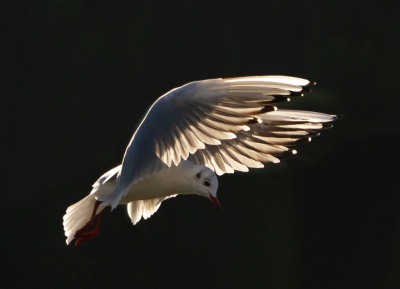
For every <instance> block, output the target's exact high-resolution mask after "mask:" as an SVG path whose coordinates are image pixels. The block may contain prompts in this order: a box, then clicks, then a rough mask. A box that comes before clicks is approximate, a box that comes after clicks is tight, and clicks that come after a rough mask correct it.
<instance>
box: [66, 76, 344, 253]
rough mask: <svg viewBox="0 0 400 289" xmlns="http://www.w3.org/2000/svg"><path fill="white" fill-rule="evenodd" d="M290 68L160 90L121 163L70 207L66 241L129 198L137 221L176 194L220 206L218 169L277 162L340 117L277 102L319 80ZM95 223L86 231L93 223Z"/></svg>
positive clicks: (88, 235) (81, 235)
mask: <svg viewBox="0 0 400 289" xmlns="http://www.w3.org/2000/svg"><path fill="white" fill-rule="evenodd" d="M314 84H315V83H313V82H310V81H308V80H306V79H302V78H296V77H289V76H252V77H237V78H226V79H209V80H202V81H195V82H191V83H188V84H186V85H183V86H181V87H178V88H175V89H173V90H171V91H169V92H168V93H166V94H164V95H163V96H161V97H160V98H158V99H157V100H156V101H155V102H154V104H153V105H152V106H151V108H150V109H149V111H148V112H147V114H146V116H145V117H144V119H143V121H142V122H141V124H140V125H139V127H138V129H137V130H136V132H135V133H134V135H133V137H132V139H131V141H130V143H129V145H128V147H127V149H126V151H125V155H124V158H123V160H122V165H120V166H118V167H116V168H113V169H112V170H110V171H108V172H107V173H105V174H104V175H102V176H101V177H100V178H99V179H98V180H97V182H96V183H94V185H93V190H92V191H91V193H90V194H89V195H88V196H87V197H85V198H84V199H82V200H81V201H79V202H78V203H76V204H74V205H72V206H70V207H69V208H68V209H67V212H66V214H65V215H64V218H63V219H64V222H63V225H64V231H65V235H66V236H67V240H66V242H67V244H69V243H70V242H71V241H72V240H73V239H74V238H75V239H77V241H76V244H75V246H78V244H79V243H82V242H85V241H88V240H90V239H92V238H94V237H96V236H97V235H98V234H99V225H100V219H101V216H102V213H103V209H104V208H105V207H107V206H111V208H112V209H114V208H115V207H117V206H118V205H119V204H127V205H128V206H127V209H128V214H129V217H130V218H131V220H132V223H133V224H136V223H137V222H138V221H139V220H140V219H141V218H142V217H143V218H144V219H147V218H149V217H150V216H151V215H152V214H154V213H155V212H156V211H157V210H158V208H159V207H160V205H161V203H162V202H163V201H164V200H166V199H168V198H171V197H175V196H176V195H178V194H180V195H187V194H197V195H200V196H204V197H207V198H209V199H210V200H211V201H212V202H213V203H214V205H215V206H216V207H217V209H218V210H219V209H220V204H219V201H218V198H217V189H218V179H217V176H216V174H217V175H222V174H224V173H233V172H234V171H235V170H236V171H248V168H262V167H263V164H262V163H278V162H279V159H278V158H276V156H281V155H284V154H295V153H296V151H295V150H293V149H290V148H288V147H289V146H292V145H295V144H298V143H303V142H309V141H310V140H311V137H313V136H317V135H319V133H318V131H319V130H323V129H326V128H330V127H332V125H330V124H326V123H327V122H331V121H334V120H336V119H338V118H339V117H338V116H336V115H328V114H323V113H318V112H310V111H297V110H283V109H282V110H277V108H276V107H275V106H274V105H275V104H277V103H280V102H285V101H289V100H290V99H289V97H294V96H303V92H309V91H310V89H308V88H306V87H304V86H309V85H314ZM97 214H98V215H99V216H98V220H97V225H96V227H95V229H94V230H93V231H91V232H87V231H88V230H89V229H90V227H91V226H92V225H93V224H94V219H95V217H96V215H97Z"/></svg>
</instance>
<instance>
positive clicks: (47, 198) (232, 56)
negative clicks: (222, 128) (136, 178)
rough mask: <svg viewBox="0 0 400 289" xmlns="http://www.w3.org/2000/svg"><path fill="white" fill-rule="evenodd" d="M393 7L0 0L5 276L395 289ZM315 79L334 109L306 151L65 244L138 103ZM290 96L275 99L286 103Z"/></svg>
mask: <svg viewBox="0 0 400 289" xmlns="http://www.w3.org/2000/svg"><path fill="white" fill-rule="evenodd" d="M391 2H394V1H390V2H389V1H379V2H375V3H374V2H367V1H361V0H360V1H345V0H335V1H312V0H305V1H254V2H253V1H243V2H242V1H226V2H225V1H208V0H204V1H158V2H157V1H144V0H143V1H132V0H129V1H125V0H116V1H99V0H96V1H94V0H87V1H86V0H80V1H78V0H73V1H50V0H48V1H2V4H0V5H1V7H0V11H1V13H2V16H1V19H0V25H1V26H0V29H1V42H0V47H1V49H2V53H1V56H0V57H1V68H2V72H3V74H2V77H1V95H0V106H1V115H0V118H1V159H0V183H1V193H0V217H1V219H0V258H1V259H0V260H1V261H0V264H1V271H0V277H1V283H2V287H3V286H4V285H5V286H6V287H8V288H29V287H34V286H38V285H40V286H42V287H45V288H95V286H96V288H113V287H116V288H123V287H130V288H400V278H399V273H400V216H399V205H400V203H399V201H400V198H399V192H398V162H399V157H398V156H399V153H398V145H399V143H400V137H399V132H400V126H399V124H398V114H399V104H400V100H399V95H398V90H399V89H398V85H399V79H400V73H399V71H400V70H399V69H398V66H399V63H400V61H399V60H400V59H399V58H400V56H399V55H400V54H399V50H400V37H399V35H400V34H399V33H400V25H399V20H398V15H397V14H398V9H395V7H393V6H391V5H390V4H391ZM267 74H283V75H291V76H298V77H304V78H307V79H310V80H312V81H316V82H317V83H318V85H317V86H316V87H314V88H313V92H312V93H311V94H307V95H306V96H305V97H304V98H301V99H293V100H292V101H291V103H289V104H285V105H284V106H283V107H285V108H295V109H307V110H314V111H320V112H326V113H331V114H343V115H344V118H343V120H341V121H339V122H337V123H336V124H335V125H334V128H333V129H331V130H329V131H325V132H323V133H322V135H321V136H320V137H318V138H315V139H314V140H313V141H312V142H311V143H310V144H307V145H302V146H299V147H298V148H297V150H298V154H297V155H295V156H294V157H291V158H287V159H284V160H282V162H281V164H278V165H266V167H265V169H263V170H251V172H250V173H247V174H244V173H235V174H234V175H224V176H222V177H220V178H219V182H220V186H219V191H218V197H219V199H220V202H221V206H222V212H221V213H220V214H219V213H217V212H216V211H215V209H214V208H213V206H212V204H211V203H210V202H209V201H207V200H206V199H205V198H199V197H197V196H181V197H177V198H173V199H171V200H168V201H166V202H164V203H163V204H162V206H161V208H160V209H159V211H158V212H157V213H156V214H155V215H154V216H152V217H151V218H150V219H148V220H146V221H143V220H142V221H140V222H139V223H138V225H136V226H132V224H131V223H130V220H129V218H128V217H127V213H126V210H125V208H124V207H122V206H121V207H120V208H118V209H117V210H115V211H113V212H112V213H109V212H106V214H105V215H104V218H103V222H102V230H101V235H100V236H99V237H98V238H96V239H94V240H92V241H90V242H88V243H85V244H83V245H82V246H81V247H80V248H78V249H75V248H74V246H73V245H72V244H71V245H70V246H66V244H65V237H64V233H63V228H62V216H63V214H64V212H65V209H66V208H67V207H68V206H69V205H71V204H72V203H74V202H76V201H78V200H79V199H81V198H83V197H84V196H85V195H87V194H88V193H89V192H90V190H91V185H92V183H94V181H95V180H97V178H98V177H99V176H100V175H101V174H102V173H104V172H105V171H108V170H109V169H111V168H112V167H114V166H116V165H118V164H120V162H121V160H122V156H123V153H124V150H125V147H126V145H127V144H128V142H129V140H130V138H131V136H132V133H133V132H134V129H135V127H136V125H137V123H138V121H139V120H140V118H141V117H142V115H143V113H144V112H145V110H146V109H147V108H148V107H149V105H151V104H152V102H153V101H154V100H155V99H156V98H157V97H159V96H160V95H162V94H164V93H165V92H167V91H168V90H170V89H172V88H174V87H176V86H180V85H182V84H185V83H187V82H190V81H193V80H200V79H208V78H216V77H232V76H247V75H267ZM281 107H282V106H281Z"/></svg>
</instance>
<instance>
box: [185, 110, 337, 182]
mask: <svg viewBox="0 0 400 289" xmlns="http://www.w3.org/2000/svg"><path fill="white" fill-rule="evenodd" d="M258 117H260V118H261V120H262V123H257V124H252V125H250V131H243V132H239V133H237V134H236V136H237V137H236V138H235V139H232V140H223V141H221V145H220V146H209V145H206V148H205V149H204V150H198V151H196V153H194V154H193V155H190V156H189V158H188V159H189V160H190V161H191V162H193V163H195V164H198V165H204V166H207V167H209V168H210V169H212V170H214V171H215V173H216V174H218V175H222V174H224V173H233V172H234V171H235V170H237V171H243V172H247V171H248V168H262V167H264V165H263V164H262V163H270V162H272V163H279V159H278V158H276V156H282V155H285V154H295V153H296V150H293V149H291V148H290V147H291V146H293V145H296V144H299V143H304V142H310V141H311V138H312V137H314V136H318V135H319V131H321V130H324V129H328V128H331V127H332V125H331V124H326V123H327V122H331V121H334V120H336V119H338V117H337V116H336V115H328V114H323V113H318V112H310V111H298V110H283V109H280V110H278V111H273V112H270V113H266V114H262V115H259V116H258Z"/></svg>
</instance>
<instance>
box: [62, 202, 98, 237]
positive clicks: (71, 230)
mask: <svg viewBox="0 0 400 289" xmlns="http://www.w3.org/2000/svg"><path fill="white" fill-rule="evenodd" d="M95 202H96V198H95V196H94V195H89V196H87V197H86V198H84V199H83V200H81V201H79V202H77V203H76V204H74V205H72V206H70V207H69V208H68V209H67V213H66V214H65V215H64V217H63V219H64V222H63V225H64V232H65V236H67V241H66V242H67V244H69V243H70V242H71V241H72V240H73V239H74V235H75V233H76V231H77V230H79V229H80V228H82V227H83V226H84V225H85V224H86V223H87V222H88V221H89V220H90V217H91V216H92V213H93V208H94V204H95ZM101 209H102V208H101ZM99 211H100V209H98V212H99Z"/></svg>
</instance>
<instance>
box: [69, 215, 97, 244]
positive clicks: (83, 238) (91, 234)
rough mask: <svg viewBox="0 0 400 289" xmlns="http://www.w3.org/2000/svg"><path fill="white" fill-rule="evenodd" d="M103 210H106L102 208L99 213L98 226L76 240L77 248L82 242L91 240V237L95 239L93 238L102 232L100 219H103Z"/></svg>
mask: <svg viewBox="0 0 400 289" xmlns="http://www.w3.org/2000/svg"><path fill="white" fill-rule="evenodd" d="M103 212H104V210H102V211H101V212H100V213H99V217H98V218H97V223H96V228H94V229H93V230H92V231H91V232H88V233H84V234H82V235H81V237H80V238H79V239H78V240H76V243H75V248H77V247H78V245H79V244H80V243H83V242H86V241H89V240H91V239H93V238H95V237H97V236H98V235H99V233H100V221H101V216H102V215H103Z"/></svg>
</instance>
